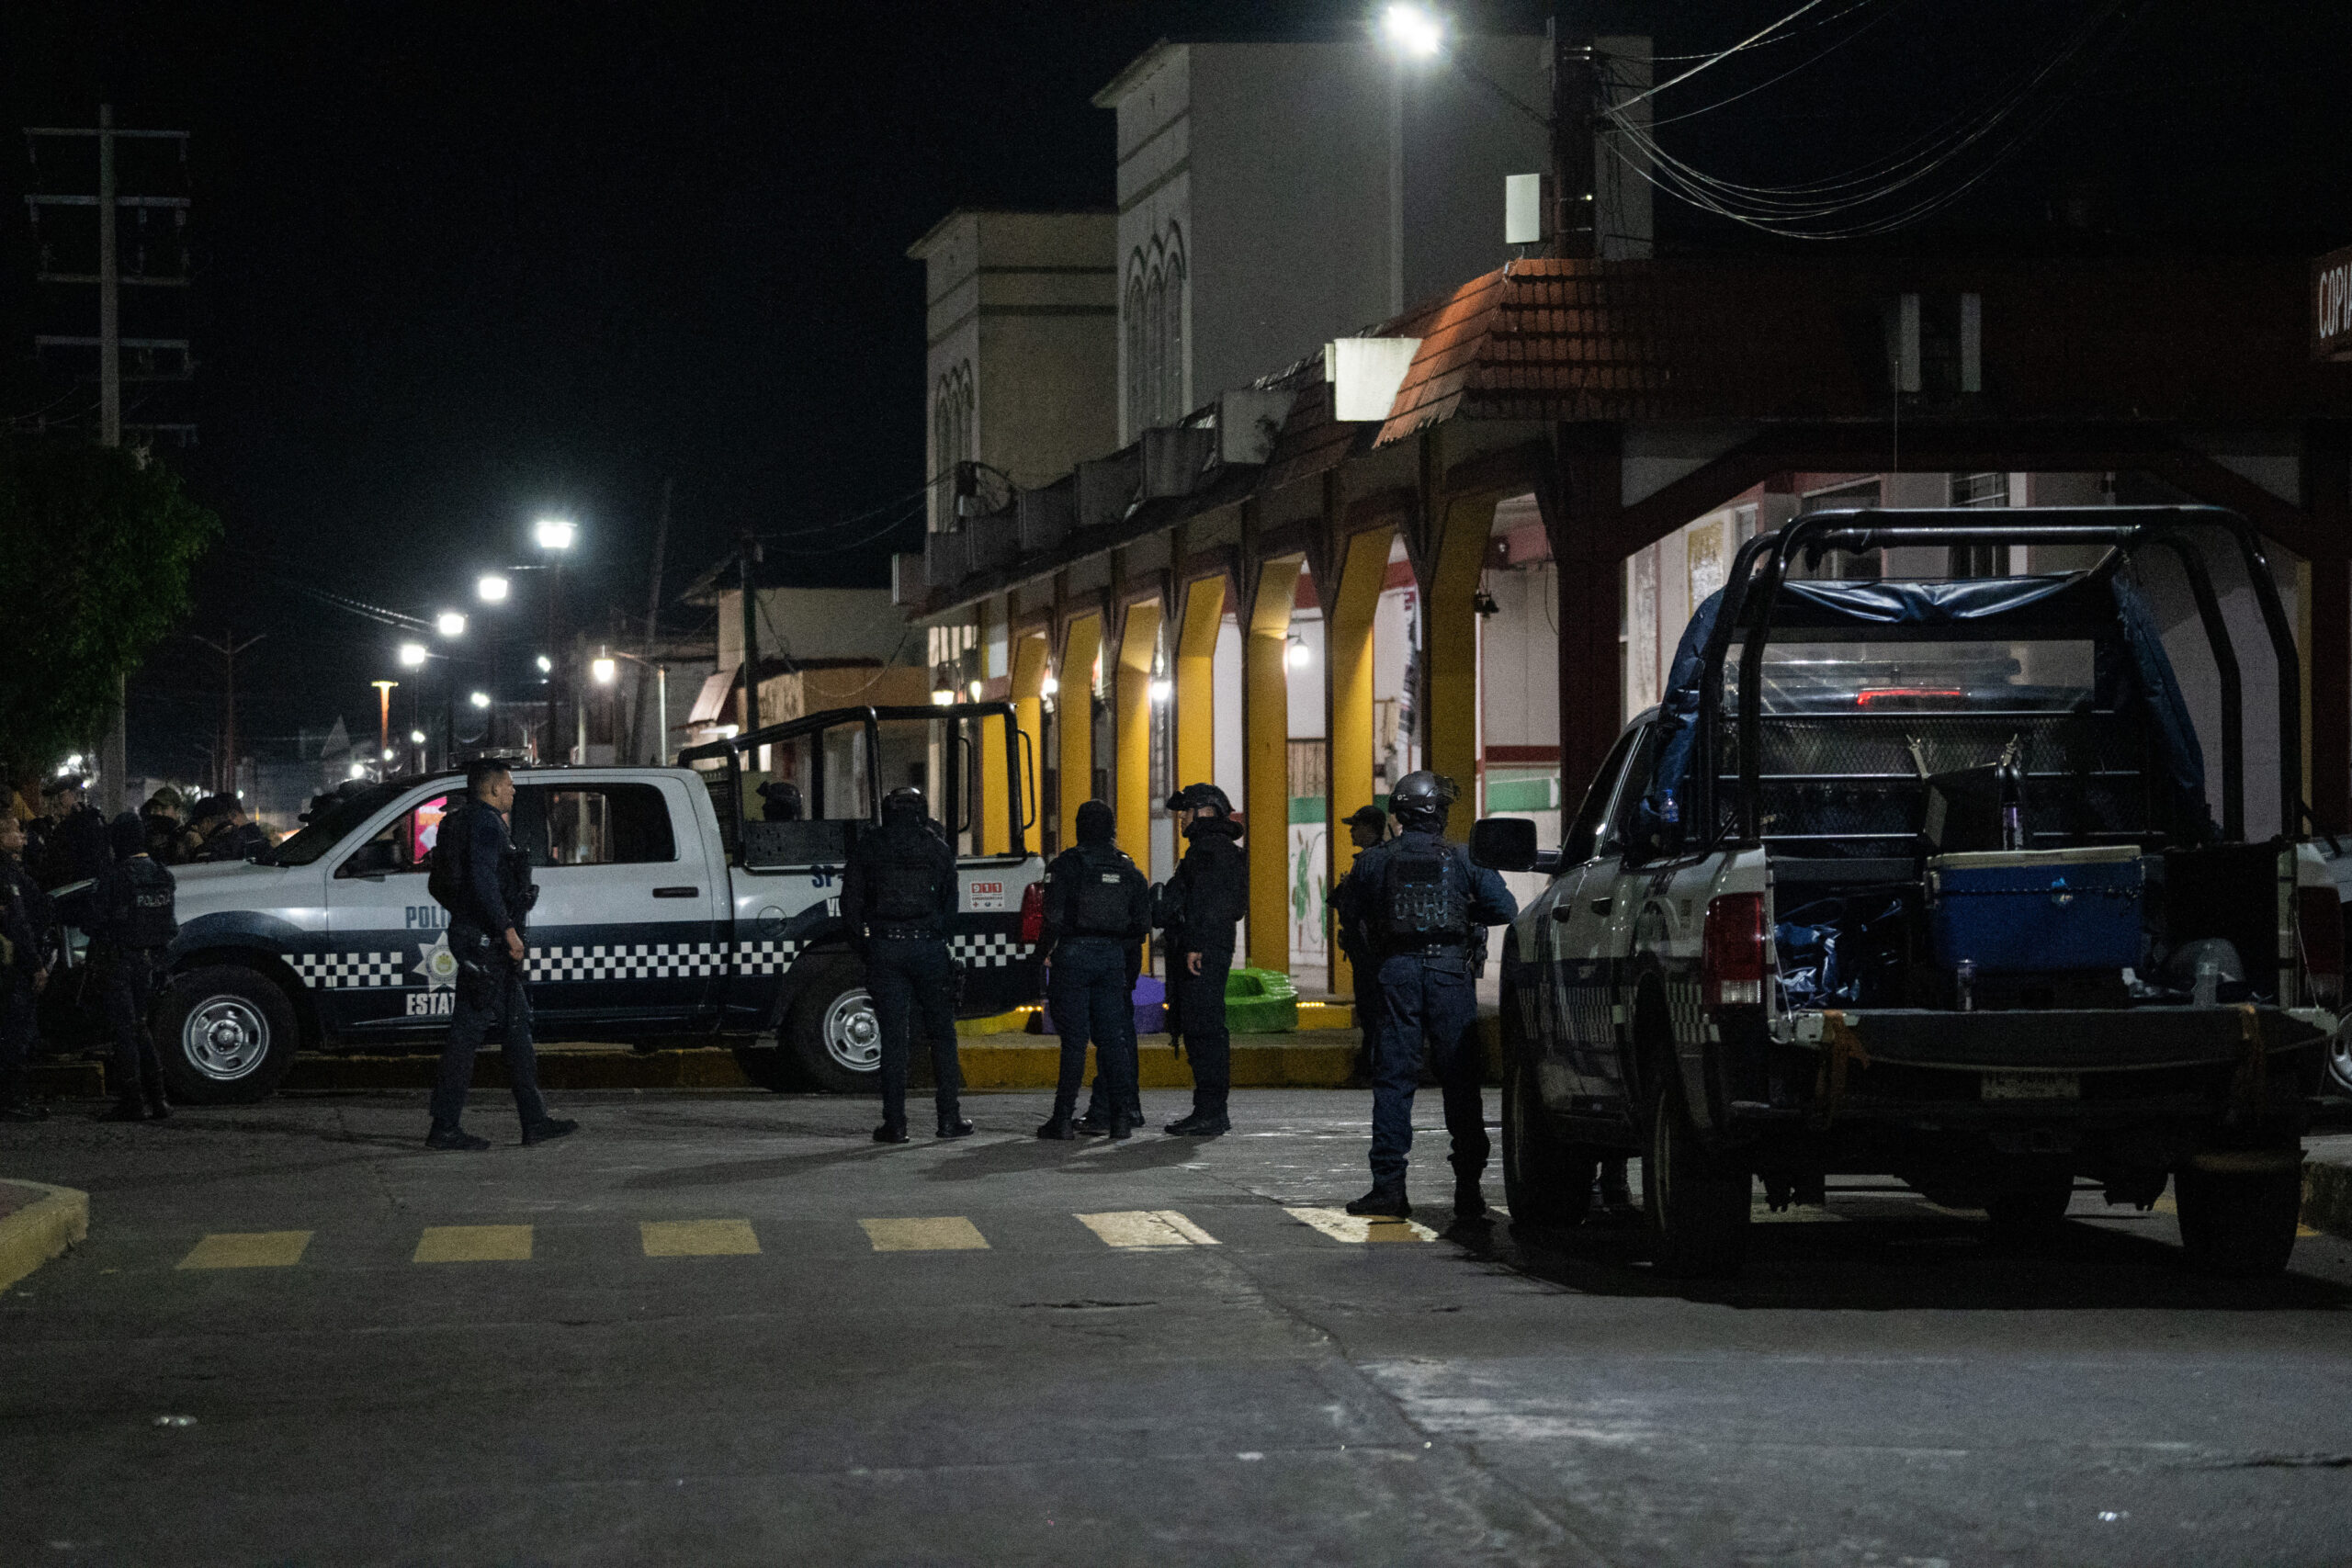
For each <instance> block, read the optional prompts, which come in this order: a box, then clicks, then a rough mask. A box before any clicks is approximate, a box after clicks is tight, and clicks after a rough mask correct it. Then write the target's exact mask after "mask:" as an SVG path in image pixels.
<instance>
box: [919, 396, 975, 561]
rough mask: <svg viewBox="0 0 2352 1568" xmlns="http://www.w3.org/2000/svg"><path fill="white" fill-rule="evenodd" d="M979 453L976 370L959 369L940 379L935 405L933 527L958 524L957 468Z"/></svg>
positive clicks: (932, 464)
mask: <svg viewBox="0 0 2352 1568" xmlns="http://www.w3.org/2000/svg"><path fill="white" fill-rule="evenodd" d="M975 455H976V454H975V453H974V450H973V446H972V367H971V366H970V364H969V363H968V362H967V363H965V364H962V365H958V366H956V367H955V368H954V369H953V370H950V371H949V372H948V373H947V374H946V375H944V376H942V377H941V378H939V386H938V388H937V389H936V390H935V391H933V394H932V404H931V473H930V475H929V476H928V477H929V479H931V481H932V485H933V489H932V495H933V504H932V519H933V522H932V525H933V527H934V528H952V527H954V526H955V525H956V465H957V464H958V463H962V462H967V461H968V460H969V459H970V458H972V457H974V456H975Z"/></svg>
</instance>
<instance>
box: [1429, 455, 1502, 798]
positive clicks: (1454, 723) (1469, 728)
mask: <svg viewBox="0 0 2352 1568" xmlns="http://www.w3.org/2000/svg"><path fill="white" fill-rule="evenodd" d="M1494 525H1495V497H1493V496H1492V495H1486V494H1479V495H1471V496H1460V497H1453V498H1450V499H1449V500H1448V501H1447V502H1446V507H1445V516H1444V526H1443V529H1442V531H1441V532H1440V534H1439V536H1438V547H1437V560H1436V563H1435V570H1434V571H1432V572H1431V573H1430V577H1431V581H1429V582H1427V583H1424V584H1423V585H1422V586H1423V588H1424V590H1425V592H1424V595H1423V599H1422V605H1421V627H1422V637H1423V642H1422V649H1423V654H1422V657H1423V659H1424V660H1425V661H1426V663H1427V669H1428V673H1427V676H1426V685H1425V688H1424V689H1425V690H1426V692H1427V694H1428V702H1429V728H1428V729H1427V730H1426V731H1425V733H1426V735H1427V736H1428V746H1427V749H1426V750H1423V752H1422V753H1421V755H1422V756H1423V758H1425V759H1426V761H1424V763H1423V766H1425V767H1427V768H1428V769H1429V770H1430V772H1431V773H1442V774H1444V775H1445V776H1446V777H1448V778H1451V779H1452V780H1453V782H1454V784H1456V785H1457V786H1458V787H1459V788H1460V789H1461V791H1462V795H1461V798H1460V799H1459V800H1457V801H1456V802H1455V803H1454V807H1453V815H1452V816H1451V817H1449V818H1447V819H1446V836H1447V837H1448V838H1452V839H1456V840H1467V839H1468V838H1469V837H1470V824H1471V823H1473V822H1475V821H1476V820H1477V818H1478V807H1479V804H1480V801H1479V793H1478V612H1477V610H1476V608H1475V607H1474V605H1473V604H1472V601H1473V600H1474V599H1475V598H1476V596H1477V592H1478V577H1479V573H1480V570H1482V569H1483V567H1484V566H1485V564H1486V559H1487V540H1488V539H1489V538H1490V537H1491V536H1492V535H1493V533H1494Z"/></svg>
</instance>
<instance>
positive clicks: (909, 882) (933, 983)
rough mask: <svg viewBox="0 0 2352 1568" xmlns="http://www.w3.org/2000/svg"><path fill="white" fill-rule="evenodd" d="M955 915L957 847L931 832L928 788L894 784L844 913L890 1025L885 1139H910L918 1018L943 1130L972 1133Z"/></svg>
mask: <svg viewBox="0 0 2352 1568" xmlns="http://www.w3.org/2000/svg"><path fill="white" fill-rule="evenodd" d="M786 787H787V788H788V787H790V786H788V785H787V786H786ZM798 794H799V792H798V791H797V790H795V791H794V799H793V802H792V804H793V806H794V807H795V808H796V810H797V807H798V806H799V800H798ZM770 805H771V807H773V806H774V805H775V797H773V796H771V797H770ZM791 819H792V818H786V820H791ZM771 820H775V818H771ZM955 913H956V852H955V851H953V850H951V849H949V848H948V847H947V844H946V841H945V840H944V839H942V838H941V837H940V836H939V834H937V833H936V832H933V830H932V825H931V819H930V814H929V813H928V812H927V811H925V810H924V808H923V798H922V791H921V790H919V789H916V788H915V787H914V786H913V785H911V784H909V785H906V786H904V787H902V788H899V789H894V790H892V791H891V792H890V793H889V794H888V795H885V796H883V799H882V831H880V832H879V833H868V834H866V835H865V837H863V838H861V839H859V840H858V841H857V848H856V849H855V850H854V852H852V853H851V855H850V859H849V867H848V870H847V871H846V872H845V873H844V874H842V921H843V923H845V924H846V925H847V926H848V927H849V931H850V941H851V942H852V943H853V944H854V945H855V947H856V949H857V955H858V957H859V958H861V959H862V960H864V961H865V988H866V989H867V990H868V991H869V992H871V993H872V994H873V997H874V1012H875V1016H876V1019H877V1020H878V1021H879V1022H880V1023H881V1025H882V1125H880V1126H879V1127H876V1128H875V1129H874V1141H875V1142H876V1143H877V1144H903V1143H905V1142H906V1141H907V1066H908V1063H909V1061H910V1058H911V1051H912V1045H913V1042H912V1039H911V1038H910V1035H911V1032H912V1030H913V1029H914V1028H915V1027H917V1026H918V1025H919V1026H920V1027H921V1028H922V1035H923V1042H924V1043H925V1044H927V1045H928V1046H929V1047H930V1048H931V1067H932V1078H933V1083H934V1084H936V1085H937V1088H936V1089H934V1090H933V1103H934V1105H935V1107H936V1109H937V1111H938V1112H939V1124H938V1127H939V1135H940V1136H941V1137H943V1138H961V1137H966V1136H967V1135H969V1134H970V1133H971V1131H972V1124H971V1123H970V1122H967V1121H965V1120H964V1117H963V1114H962V1111H961V1110H960V1108H959V1106H958V1105H957V1101H956V1097H957V1094H958V1091H960V1090H961V1089H962V1088H963V1086H964V1077H963V1073H962V1071H961V1069H960V1068H959V1066H958V1065H957V1063H956V965H955V963H954V961H953V960H951V959H950V958H949V957H948V956H947V922H948V920H949V919H950V918H951V917H952V916H954V914H955Z"/></svg>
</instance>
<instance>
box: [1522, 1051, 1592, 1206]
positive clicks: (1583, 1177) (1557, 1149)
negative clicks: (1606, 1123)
mask: <svg viewBox="0 0 2352 1568" xmlns="http://www.w3.org/2000/svg"><path fill="white" fill-rule="evenodd" d="M1599 1166H1600V1158H1599V1156H1596V1155H1594V1154H1593V1153H1592V1152H1591V1151H1590V1150H1589V1149H1586V1148H1582V1147H1580V1146H1578V1145H1575V1144H1571V1143H1569V1142H1568V1141H1567V1140H1566V1139H1565V1138H1563V1137H1561V1136H1560V1131H1559V1129H1558V1128H1557V1127H1555V1126H1554V1125H1553V1124H1552V1121H1551V1118H1550V1117H1549V1116H1547V1115H1546V1114H1545V1113H1544V1102H1543V1100H1542V1099H1541V1097H1540V1096H1539V1095H1538V1094H1537V1092H1536V1089H1535V1073H1534V1069H1533V1068H1532V1067H1530V1066H1527V1065H1526V1064H1525V1063H1523V1062H1522V1063H1513V1064H1512V1065H1511V1067H1510V1070H1509V1071H1508V1072H1506V1073H1505V1074H1504V1075H1503V1202H1504V1204H1505V1205H1506V1206H1507V1207H1508V1208H1509V1209H1510V1223H1511V1224H1513V1225H1514V1226H1518V1225H1527V1226H1530V1227H1532V1228H1535V1229H1557V1230H1572V1229H1574V1228H1575V1227H1576V1226H1577V1225H1580V1224H1584V1219H1585V1215H1586V1214H1587V1213H1589V1211H1590V1210H1591V1208H1592V1180H1593V1176H1594V1174H1595V1172H1596V1171H1597V1169H1598V1168H1599Z"/></svg>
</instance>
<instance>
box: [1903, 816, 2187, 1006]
mask: <svg viewBox="0 0 2352 1568" xmlns="http://www.w3.org/2000/svg"><path fill="white" fill-rule="evenodd" d="M2145 886H2146V879H2145V876H2144V874H2143V871H2142V869H2141V860H2140V851H2139V847H2138V846H2137V845H2134V844H2117V845H2113V846H2111V847H2101V848H2098V849H2082V850H1999V851H1992V852H1985V853H1982V854H1950V855H1934V856H1930V857H1929V858H1928V933H1929V935H1928V940H1929V942H1930V944H1931V946H1932V948H1933V951H1934V953H1935V959H1936V963H1937V964H1939V966H1941V967H1943V968H1946V969H1950V968H1952V967H1953V966H1955V965H1956V964H1959V963H1960V962H1961V961H1962V959H1968V960H1971V961H1973V963H1974V964H1975V965H1976V971H1977V973H1978V974H1980V975H2044V974H2052V973H2055V972H2058V971H2061V970H2070V969H2127V968H2130V967H2131V966H2132V965H2133V964H2138V963H2139V962H2140V899H2141V895H2142V893H2143V891H2144V890H2145Z"/></svg>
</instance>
